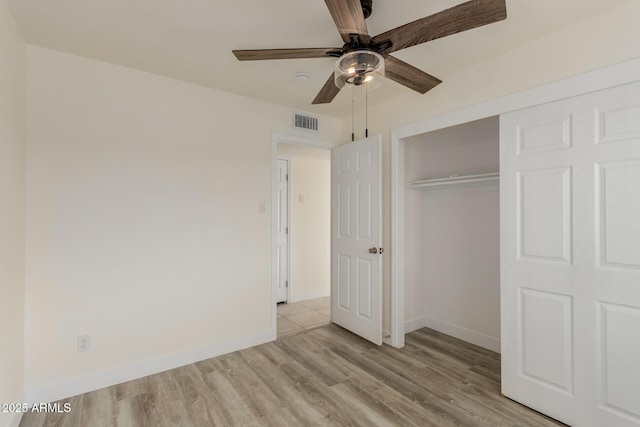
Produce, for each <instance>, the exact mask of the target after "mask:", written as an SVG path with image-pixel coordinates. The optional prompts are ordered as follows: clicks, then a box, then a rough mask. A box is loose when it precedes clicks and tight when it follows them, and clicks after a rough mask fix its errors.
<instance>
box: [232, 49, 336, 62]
mask: <svg viewBox="0 0 640 427" xmlns="http://www.w3.org/2000/svg"><path fill="white" fill-rule="evenodd" d="M340 50H341V48H339V47H320V48H302V49H254V50H234V51H233V54H234V55H235V56H236V58H238V59H239V60H240V61H258V60H263V59H298V58H326V57H328V56H336V57H337V56H340Z"/></svg>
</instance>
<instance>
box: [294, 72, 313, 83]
mask: <svg viewBox="0 0 640 427" xmlns="http://www.w3.org/2000/svg"><path fill="white" fill-rule="evenodd" d="M310 79H311V76H309V74H308V73H295V74H294V75H293V81H294V82H296V83H306V82H308V81H309V80H310Z"/></svg>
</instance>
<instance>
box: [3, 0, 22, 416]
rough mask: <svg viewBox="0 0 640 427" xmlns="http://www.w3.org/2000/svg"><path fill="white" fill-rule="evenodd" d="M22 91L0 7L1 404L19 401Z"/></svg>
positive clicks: (11, 27) (15, 51)
mask: <svg viewBox="0 0 640 427" xmlns="http://www.w3.org/2000/svg"><path fill="white" fill-rule="evenodd" d="M26 91H27V86H26V45H25V42H24V40H23V38H22V36H21V34H20V31H19V30H18V28H17V26H16V24H15V21H14V19H13V16H12V15H11V13H10V12H9V10H8V9H7V6H6V4H5V2H3V1H0V206H2V208H0V325H1V327H2V332H1V333H0V403H9V402H21V401H22V400H23V388H24V247H25V241H24V239H25V237H24V203H25V201H24V200H25V150H26V130H27V110H26V97H27V92H26ZM13 422H17V417H16V415H15V414H10V413H1V412H0V426H8V425H11V423H13Z"/></svg>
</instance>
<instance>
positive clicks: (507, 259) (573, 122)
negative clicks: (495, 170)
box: [500, 83, 640, 427]
mask: <svg viewBox="0 0 640 427" xmlns="http://www.w3.org/2000/svg"><path fill="white" fill-rule="evenodd" d="M500 141H501V142H500V150H501V165H500V169H501V193H500V199H501V265H502V270H501V283H502V285H501V294H502V295H501V299H502V303H501V306H502V312H501V314H502V318H501V324H502V391H503V393H504V394H505V395H506V396H508V397H510V398H512V399H514V400H516V401H519V402H521V403H523V404H525V405H527V406H530V407H532V408H534V409H537V410H539V411H541V412H543V413H545V414H548V415H550V416H552V417H554V418H557V419H558V420H561V421H563V422H566V423H568V424H570V425H573V426H587V427H589V426H591V427H603V426H607V427H615V426H638V425H640V83H634V84H629V85H625V86H621V87H617V88H612V89H608V90H604V91H600V92H595V93H591V94H587V95H583V96H580V97H575V98H570V99H566V100H562V101H558V102H554V103H550V104H545V105H541V106H536V107H533V108H528V109H525V110H519V111H515V112H512V113H509V114H505V115H503V116H501V125H500Z"/></svg>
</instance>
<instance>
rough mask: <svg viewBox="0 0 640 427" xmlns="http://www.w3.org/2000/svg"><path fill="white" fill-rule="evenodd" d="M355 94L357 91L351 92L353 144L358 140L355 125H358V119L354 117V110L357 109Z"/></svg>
mask: <svg viewBox="0 0 640 427" xmlns="http://www.w3.org/2000/svg"><path fill="white" fill-rule="evenodd" d="M354 93H355V90H352V91H351V142H353V141H355V140H356V134H355V130H354V128H355V124H356V119H355V117H354V108H355V106H354V105H355V101H354V98H355V95H354Z"/></svg>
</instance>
